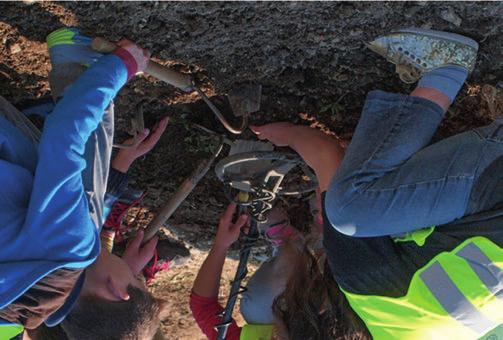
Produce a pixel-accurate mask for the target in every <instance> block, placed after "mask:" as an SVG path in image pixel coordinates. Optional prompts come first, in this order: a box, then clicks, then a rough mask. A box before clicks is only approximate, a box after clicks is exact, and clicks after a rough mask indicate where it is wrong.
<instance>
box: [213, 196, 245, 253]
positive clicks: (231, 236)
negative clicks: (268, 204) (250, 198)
mask: <svg viewBox="0 0 503 340" xmlns="http://www.w3.org/2000/svg"><path fill="white" fill-rule="evenodd" d="M235 212H236V204H234V203H231V204H229V206H228V207H227V210H225V212H224V213H223V215H222V217H220V223H219V224H218V230H217V236H216V237H215V247H219V248H222V249H228V248H229V247H230V246H231V244H233V243H234V242H235V241H236V240H237V239H238V238H239V232H240V230H241V227H243V226H244V225H245V224H246V222H247V221H248V215H245V214H243V215H241V216H239V218H238V220H237V221H236V223H232V216H233V215H234V213H235Z"/></svg>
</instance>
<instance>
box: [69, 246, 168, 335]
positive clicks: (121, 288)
mask: <svg viewBox="0 0 503 340" xmlns="http://www.w3.org/2000/svg"><path fill="white" fill-rule="evenodd" d="M166 313H167V303H166V301H164V300H160V299H157V298H155V297H154V296H152V294H150V293H149V292H148V291H147V289H146V287H145V284H144V283H143V282H142V281H140V280H139V279H138V278H137V277H136V276H135V274H134V273H133V271H132V270H131V268H130V266H129V265H128V264H127V263H126V262H125V261H124V260H123V259H121V258H120V257H118V256H116V255H113V254H110V253H109V252H107V251H106V250H103V251H102V252H101V254H100V256H99V257H98V259H97V260H96V262H95V263H93V265H91V266H90V267H89V268H87V270H86V277H85V281H84V285H83V287H82V291H81V295H80V297H79V299H78V300H77V302H76V304H75V306H74V308H73V310H72V312H71V313H70V314H69V315H68V316H67V317H66V319H65V320H64V321H63V323H62V325H61V326H62V328H63V330H64V331H65V333H66V335H67V336H68V338H69V339H79V340H80V339H93V340H100V339H103V340H105V339H124V340H127V339H142V340H143V339H152V338H154V335H155V333H156V332H157V330H158V328H159V325H160V322H161V320H162V319H163V318H164V317H165V316H166Z"/></svg>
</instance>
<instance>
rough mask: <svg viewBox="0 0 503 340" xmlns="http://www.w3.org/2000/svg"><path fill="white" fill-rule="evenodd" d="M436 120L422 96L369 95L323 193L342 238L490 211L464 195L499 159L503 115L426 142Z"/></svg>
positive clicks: (380, 233) (440, 114) (435, 107)
mask: <svg viewBox="0 0 503 340" xmlns="http://www.w3.org/2000/svg"><path fill="white" fill-rule="evenodd" d="M442 118H443V111H442V109H441V108H440V107H439V106H438V105H437V104H435V103H433V102H431V101H429V100H426V99H423V98H418V97H412V96H406V95H401V94H391V93H386V92H382V91H373V92H371V93H369V94H368V96H367V100H366V102H365V106H364V108H363V113H362V116H361V118H360V121H359V123H358V126H357V128H356V131H355V134H354V136H353V140H352V141H351V144H350V145H349V147H348V149H347V151H346V155H345V158H344V159H343V161H342V164H341V166H340V168H339V169H338V171H337V173H336V174H335V176H334V178H333V179H332V182H331V184H330V187H329V189H328V191H327V195H326V201H325V208H326V212H327V216H328V219H329V221H330V223H331V224H332V225H333V226H334V227H335V228H336V229H337V230H339V231H340V232H341V233H344V234H346V235H350V236H357V237H374V236H384V235H397V234H403V233H405V232H409V231H413V230H417V229H421V228H425V227H429V226H433V225H442V224H445V223H448V222H451V221H453V220H455V219H458V218H461V217H463V216H464V215H466V214H472V213H476V212H480V211H484V210H487V209H490V208H492V207H491V206H487V204H486V202H485V201H484V200H481V201H480V202H470V194H471V192H472V189H473V187H474V184H475V183H476V182H477V179H479V177H480V175H481V174H482V173H483V172H484V170H485V169H486V168H487V167H488V166H490V165H491V163H493V162H494V161H495V160H496V159H498V158H499V157H501V156H503V120H502V119H497V120H496V121H494V122H493V123H492V124H490V125H488V126H486V127H483V128H479V129H475V130H473V131H468V132H464V133H461V134H458V135H455V136H452V137H449V138H446V139H444V140H442V141H440V142H437V143H435V144H431V145H428V144H429V143H430V141H431V138H432V137H433V134H434V133H435V131H436V130H437V127H438V126H439V124H440V122H441V121H442Z"/></svg>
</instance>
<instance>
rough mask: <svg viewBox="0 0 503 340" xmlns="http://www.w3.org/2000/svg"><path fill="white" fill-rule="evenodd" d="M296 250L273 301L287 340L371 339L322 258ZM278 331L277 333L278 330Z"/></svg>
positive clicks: (308, 252) (275, 313)
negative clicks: (291, 266)
mask: <svg viewBox="0 0 503 340" xmlns="http://www.w3.org/2000/svg"><path fill="white" fill-rule="evenodd" d="M302 248H303V249H301V250H299V251H298V252H299V256H298V259H297V260H296V261H295V268H294V270H293V271H292V275H291V277H290V278H289V280H288V282H287V285H286V288H285V290H284V292H283V293H282V294H280V295H279V296H278V297H277V298H276V299H275V300H274V302H273V306H272V308H273V313H274V315H275V317H276V319H277V320H278V321H279V322H278V324H279V325H280V327H279V328H283V333H285V334H283V335H278V337H280V338H281V337H286V338H288V339H290V340H326V339H348V340H360V339H371V337H370V334H369V333H368V331H367V329H366V327H365V325H364V323H363V322H362V320H361V319H360V318H359V317H358V316H357V315H356V313H354V312H353V310H352V309H351V307H350V306H349V303H348V301H347V299H346V297H345V296H344V293H343V292H342V291H341V290H340V288H339V286H338V285H337V283H336V282H335V281H334V279H333V277H332V273H331V271H330V267H329V265H328V263H327V262H326V259H325V256H324V255H321V256H315V255H313V254H312V253H311V252H310V251H309V249H308V248H307V246H306V245H304V246H303V247H302ZM280 331H281V330H280Z"/></svg>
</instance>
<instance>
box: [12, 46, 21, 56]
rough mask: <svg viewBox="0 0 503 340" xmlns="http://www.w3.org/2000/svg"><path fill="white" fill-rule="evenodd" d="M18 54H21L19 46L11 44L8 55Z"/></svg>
mask: <svg viewBox="0 0 503 340" xmlns="http://www.w3.org/2000/svg"><path fill="white" fill-rule="evenodd" d="M19 52H21V46H20V45H19V44H13V45H11V47H10V53H12V54H16V53H19Z"/></svg>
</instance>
